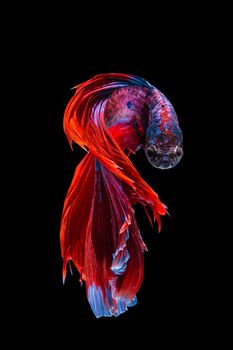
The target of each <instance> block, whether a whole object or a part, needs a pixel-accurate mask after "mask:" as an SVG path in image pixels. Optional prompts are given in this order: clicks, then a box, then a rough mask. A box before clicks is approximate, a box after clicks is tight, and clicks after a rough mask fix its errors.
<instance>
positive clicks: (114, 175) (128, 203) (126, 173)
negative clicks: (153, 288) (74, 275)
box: [60, 74, 166, 317]
mask: <svg viewBox="0 0 233 350" xmlns="http://www.w3.org/2000/svg"><path fill="white" fill-rule="evenodd" d="M140 84H141V85H143V84H144V85H145V86H148V84H149V83H147V82H146V81H144V80H143V79H140V78H137V77H133V76H128V75H125V74H107V75H98V76H96V77H94V78H93V79H91V80H89V81H87V82H86V83H83V84H81V85H79V86H78V87H77V89H76V93H75V95H74V96H73V98H72V99H71V101H70V102H69V104H68V106H67V108H66V111H65V116H64V129H65V132H66V135H67V138H68V140H69V142H70V144H72V142H73V141H74V142H76V143H78V144H79V145H80V146H81V147H83V148H84V149H86V150H89V152H88V154H87V155H86V156H85V157H84V159H83V160H82V162H81V163H80V164H79V165H78V167H77V169H76V172H75V175H74V178H73V181H72V183H71V186H70V189H69V191H68V194H67V197H66V200H65V204H64V209H63V215H62V222H61V233H60V239H61V248H62V256H63V262H64V264H63V279H65V275H66V264H67V262H68V261H69V260H72V261H73V263H74V265H75V266H76V267H77V269H78V270H79V272H80V275H81V280H85V281H86V289H87V296H88V300H89V303H90V305H91V307H92V310H93V312H94V313H95V315H96V317H100V316H111V315H115V316H117V315H119V314H120V313H122V312H124V311H125V310H126V309H127V307H129V306H132V305H134V304H135V303H136V292H137V291H138V289H139V287H140V285H141V282H142V278H143V251H144V250H146V246H145V244H144V243H143V241H142V238H141V236H140V233H139V230H138V227H137V223H136V220H135V217H134V211H133V209H132V204H135V203H137V202H140V203H141V204H142V205H143V206H146V205H149V206H150V207H151V209H152V210H153V214H154V219H156V220H157V221H158V224H159V228H160V215H164V214H165V213H166V208H165V206H164V204H162V203H161V202H160V200H159V199H158V195H157V194H156V193H155V192H154V191H153V190H152V189H151V188H150V187H149V186H148V185H147V184H146V183H145V181H143V179H142V178H141V177H140V175H139V173H138V172H137V170H136V169H135V167H134V166H133V164H132V163H131V162H130V160H129V158H128V157H127V156H126V155H125V153H124V152H123V150H122V149H121V147H120V145H119V144H118V143H117V141H116V140H115V139H114V138H113V137H112V136H111V135H110V134H109V132H108V129H107V128H106V126H105V123H104V119H103V112H104V107H105V103H106V100H107V98H108V96H109V95H110V94H111V93H112V91H113V90H114V89H116V88H119V87H122V86H128V85H140ZM144 85H143V86H144Z"/></svg>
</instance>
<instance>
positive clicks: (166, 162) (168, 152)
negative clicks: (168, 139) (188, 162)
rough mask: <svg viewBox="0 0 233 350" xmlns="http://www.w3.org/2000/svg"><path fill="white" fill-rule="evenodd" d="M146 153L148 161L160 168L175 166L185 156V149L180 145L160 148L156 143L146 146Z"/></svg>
mask: <svg viewBox="0 0 233 350" xmlns="http://www.w3.org/2000/svg"><path fill="white" fill-rule="evenodd" d="M145 153H146V156H147V159H148V161H149V162H150V163H151V164H152V165H153V166H154V167H155V168H159V169H169V168H172V167H174V166H175V165H176V164H177V163H178V162H179V161H180V159H181V158H182V156H183V150H182V148H181V147H180V146H175V147H170V148H163V149H160V148H157V147H156V146H155V145H150V146H149V147H148V148H146V150H145Z"/></svg>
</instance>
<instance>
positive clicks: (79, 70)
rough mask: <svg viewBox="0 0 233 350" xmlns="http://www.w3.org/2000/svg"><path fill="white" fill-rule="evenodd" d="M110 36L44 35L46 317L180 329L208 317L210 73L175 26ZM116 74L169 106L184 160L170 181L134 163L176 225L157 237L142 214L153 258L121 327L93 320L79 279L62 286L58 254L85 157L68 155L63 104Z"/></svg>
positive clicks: (167, 223) (165, 223)
mask: <svg viewBox="0 0 233 350" xmlns="http://www.w3.org/2000/svg"><path fill="white" fill-rule="evenodd" d="M106 27H107V28H108V25H107V23H105V25H104V24H103V23H102V26H101V28H99V27H98V31H97V32H96V31H95V30H92V31H91V34H90V33H86V32H85V30H84V28H83V27H80V26H78V25H77V28H76V29H75V26H73V27H72V37H70V36H69V34H70V32H69V30H68V31H67V29H66V31H64V26H63V24H62V23H59V25H58V26H56V27H55V28H53V27H51V28H50V31H49V32H48V33H47V40H46V45H44V47H43V54H42V56H41V60H42V61H41V62H42V64H43V69H42V70H40V72H41V75H42V77H43V79H44V84H43V91H42V98H43V101H45V106H44V107H43V120H44V124H43V127H44V129H45V130H46V135H45V139H44V140H43V144H44V145H45V166H44V177H45V182H46V187H45V189H46V190H45V197H44V201H43V203H46V205H45V208H44V206H43V210H42V212H44V209H45V210H46V220H45V225H44V227H43V232H44V231H45V232H46V235H45V244H44V247H46V249H45V252H44V253H45V259H44V256H43V253H41V259H40V263H41V266H42V265H43V267H44V273H43V277H44V278H43V280H40V281H39V285H40V287H41V285H42V284H43V293H45V294H44V300H45V303H46V315H49V314H52V315H56V317H57V318H58V320H59V319H60V320H64V319H66V320H67V319H70V318H72V319H73V320H74V321H75V322H76V323H78V322H83V321H89V320H90V321H93V322H98V324H102V323H103V322H104V324H107V323H110V325H111V324H112V322H114V324H115V322H121V321H146V320H148V319H150V318H151V317H152V318H153V320H155V321H158V322H162V321H163V322H164V323H167V322H169V323H171V324H172V325H174V326H175V324H176V325H177V322H178V321H177V319H179V322H181V324H182V325H185V324H186V322H187V323H188V322H189V321H190V320H192V319H193V318H195V317H197V316H198V317H199V315H200V314H202V315H205V312H206V306H205V300H206V296H205V293H204V287H203V286H204V284H205V283H206V281H205V279H206V274H205V269H206V267H204V265H203V252H204V250H205V249H206V248H205V243H206V239H205V233H204V235H203V232H204V229H202V228H200V227H201V225H200V224H199V222H200V221H201V218H200V217H201V211H202V203H201V201H200V197H201V195H202V189H201V187H200V181H199V179H200V178H202V184H203V179H204V177H205V176H204V174H203V170H202V169H203V168H202V158H201V151H203V146H204V145H203V142H202V137H201V134H200V133H199V132H200V123H199V122H198V118H200V104H201V100H202V96H201V92H200V82H202V85H203V84H205V83H204V79H203V74H202V72H203V70H205V67H206V65H207V63H206V61H205V57H204V56H200V47H199V42H198V40H197V39H196V33H194V34H193V33H189V35H187V33H184V31H183V29H182V28H181V31H180V32H177V31H174V30H173V28H174V27H172V25H171V26H170V28H171V30H168V31H167V32H166V33H165V32H164V31H162V30H161V29H160V27H159V25H157V26H156V27H155V28H153V26H147V27H144V28H143V31H141V27H140V26H137V27H134V26H132V25H131V26H130V25H129V26H128V27H127V28H125V30H122V31H121V32H117V30H116V31H114V33H110V39H109V38H108V37H107V36H106V30H107V29H106ZM75 30H76V32H75ZM42 64H41V66H42ZM109 72H123V73H129V74H135V75H138V76H141V77H143V78H145V79H146V80H148V81H149V82H150V83H151V84H152V85H154V86H156V87H157V88H158V89H160V90H161V91H162V92H163V93H164V94H165V95H166V96H167V97H168V99H169V100H170V101H171V103H172V104H173V106H174V108H175V110H176V112H177V115H178V119H179V123H180V127H181V129H182V131H183V137H184V157H183V158H182V160H181V162H180V163H179V164H178V165H177V166H176V167H175V168H173V169H171V170H167V171H161V170H157V169H155V168H153V167H152V166H151V165H150V164H149V163H148V162H147V161H146V158H145V156H144V153H143V152H142V151H140V152H138V153H137V155H136V156H132V157H131V160H132V161H133V163H134V164H135V166H136V168H137V169H138V170H139V173H140V174H141V176H142V177H143V179H145V180H146V181H147V183H148V184H149V185H150V186H151V187H152V188H153V189H154V190H155V191H156V192H157V193H158V194H159V197H160V199H161V200H162V201H163V202H164V203H165V204H166V205H167V206H168V210H169V213H170V217H169V216H167V217H163V218H162V231H161V233H160V234H158V232H157V227H156V225H155V227H154V229H152V228H151V227H150V225H149V223H148V220H147V218H146V216H145V214H144V211H143V210H142V208H141V207H140V206H136V207H135V211H136V218H137V221H138V225H139V228H140V231H141V235H142V237H143V239H144V241H145V243H146V245H147V247H148V249H149V252H147V253H145V254H144V257H145V276H144V280H143V283H142V286H141V288H140V290H139V292H138V293H137V297H138V303H137V305H136V306H134V307H132V308H130V309H129V310H128V311H127V312H126V313H124V314H122V315H120V316H119V317H117V318H115V317H112V318H100V319H98V320H96V319H95V317H94V315H93V313H92V311H91V308H90V306H89V304H88V301H87V298H86V294H85V286H83V287H81V286H80V283H79V276H78V273H77V272H75V273H74V276H70V274H69V273H68V276H67V279H66V283H65V285H62V276H61V268H62V259H61V253H60V244H59V229H60V219H61V213H62V207H63V202H64V199H65V196H66V192H67V190H68V187H69V184H70V182H71V180H72V176H73V173H74V170H75V167H76V166H77V164H78V163H79V161H80V160H81V159H82V157H83V156H84V152H83V151H82V150H81V149H80V148H79V147H75V150H74V152H72V151H71V150H70V148H69V145H68V142H67V140H66V137H65V134H64V132H63V127H62V121H63V113H64V109H65V107H66V104H67V103H68V101H69V99H70V98H71V96H72V95H73V91H72V90H71V88H72V87H73V86H75V85H77V84H79V83H81V82H83V81H85V80H87V79H89V78H91V77H92V76H94V75H96V74H100V73H109ZM202 122H203V123H204V121H203V120H202ZM202 125H203V124H202ZM197 140H198V142H197ZM44 141H45V142H44ZM204 183H205V182H204ZM41 281H43V282H41ZM40 289H41V288H40ZM201 305H204V306H201Z"/></svg>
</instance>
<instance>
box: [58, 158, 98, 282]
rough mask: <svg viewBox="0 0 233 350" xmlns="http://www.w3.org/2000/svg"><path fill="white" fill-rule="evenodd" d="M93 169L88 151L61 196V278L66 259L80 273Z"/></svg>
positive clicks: (89, 208) (93, 160)
mask: <svg viewBox="0 0 233 350" xmlns="http://www.w3.org/2000/svg"><path fill="white" fill-rule="evenodd" d="M94 171H95V159H94V157H93V155H92V154H91V153H89V154H87V155H86V156H85V157H84V159H83V160H82V162H81V163H80V164H79V165H78V166H77V168H76V171H75V174H74V178H73V180H72V183H71V185H70V188H69V190H68V193H67V196H66V199H65V203H64V208H63V214H62V221H61V231H60V241H61V250H62V257H63V281H64V280H65V276H66V264H67V262H68V260H72V261H73V263H74V264H75V266H76V268H77V269H78V270H79V272H80V274H81V276H82V275H83V272H84V271H83V268H84V258H85V240H86V230H87V225H88V221H89V217H90V212H91V207H92V201H93V195H94V181H95V179H94V176H93V174H94Z"/></svg>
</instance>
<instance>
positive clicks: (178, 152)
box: [176, 146, 183, 157]
mask: <svg viewBox="0 0 233 350" xmlns="http://www.w3.org/2000/svg"><path fill="white" fill-rule="evenodd" d="M182 155H183V151H182V148H181V147H178V146H177V147H176V156H177V157H182Z"/></svg>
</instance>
